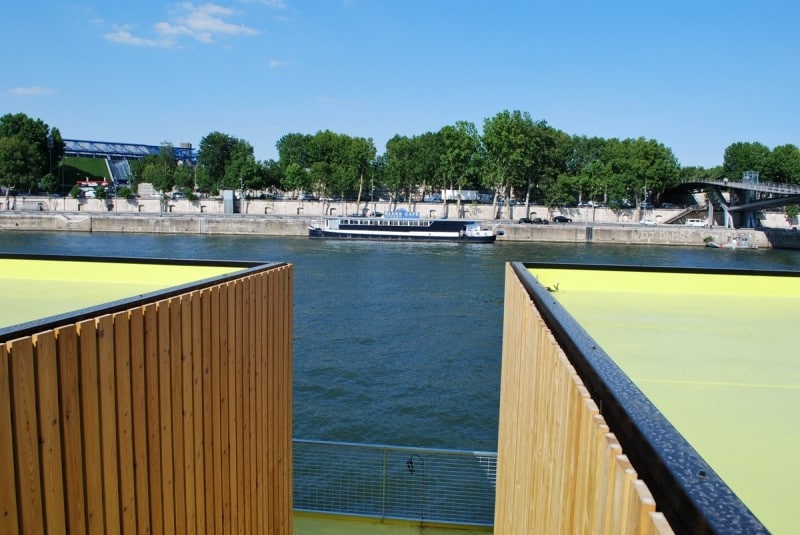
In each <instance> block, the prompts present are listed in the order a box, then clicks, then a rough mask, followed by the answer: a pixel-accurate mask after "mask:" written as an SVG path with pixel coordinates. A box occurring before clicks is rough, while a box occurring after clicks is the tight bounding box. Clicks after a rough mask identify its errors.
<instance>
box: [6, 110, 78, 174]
mask: <svg viewBox="0 0 800 535" xmlns="http://www.w3.org/2000/svg"><path fill="white" fill-rule="evenodd" d="M12 140H13V141H12ZM63 156H64V140H63V139H62V138H61V133H60V132H59V131H58V129H57V128H50V127H49V126H48V125H47V124H45V123H44V122H43V121H42V120H41V119H32V118H30V117H28V116H27V115H25V114H24V113H17V114H6V115H3V116H2V117H0V171H2V173H0V186H5V187H6V188H14V187H16V188H19V189H23V190H37V189H39V182H40V180H41V179H42V177H44V176H45V175H47V174H49V173H51V172H52V170H53V169H54V168H55V167H57V166H58V163H59V162H60V161H61V158H63Z"/></svg>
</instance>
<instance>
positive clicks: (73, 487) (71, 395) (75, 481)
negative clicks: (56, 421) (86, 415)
mask: <svg viewBox="0 0 800 535" xmlns="http://www.w3.org/2000/svg"><path fill="white" fill-rule="evenodd" d="M56 339H57V341H58V365H59V383H60V385H61V425H62V428H63V433H64V441H63V448H64V479H65V485H64V489H65V494H66V514H67V525H66V529H67V530H68V531H69V532H70V533H86V532H87V530H88V526H87V525H86V509H87V504H86V500H85V496H84V492H83V489H84V471H83V457H82V454H83V440H82V437H81V385H80V367H79V360H78V355H79V349H78V333H77V330H76V327H75V325H67V326H65V327H63V328H61V329H58V330H57V331H56Z"/></svg>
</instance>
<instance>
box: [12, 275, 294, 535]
mask: <svg viewBox="0 0 800 535" xmlns="http://www.w3.org/2000/svg"><path fill="white" fill-rule="evenodd" d="M292 292H293V287H292V267H291V266H279V267H276V268H274V269H270V270H267V271H263V272H258V273H252V274H248V275H246V276H244V277H242V278H239V279H236V280H233V281H230V282H226V283H223V284H220V285H217V286H213V287H211V288H206V289H202V290H196V291H192V292H188V293H185V294H182V295H180V296H177V297H173V298H170V299H165V300H163V301H159V302H156V303H151V304H147V305H144V306H141V307H136V308H134V309H131V310H128V311H124V312H118V313H115V314H113V315H106V316H102V317H99V318H96V319H93V320H86V321H82V322H80V323H78V324H76V325H68V326H66V327H62V328H59V329H56V330H54V331H46V332H42V333H38V334H36V335H34V336H31V337H28V338H22V339H18V340H13V341H11V342H7V343H5V344H0V480H1V481H2V485H0V533H4V534H5V533H20V534H21V533H25V534H35V533H67V532H69V533H72V534H78V533H97V534H100V533H197V534H205V533H282V534H287V533H291V532H292V514H291V504H292V499H291V498H292V474H291V459H292V451H291V444H292V442H291V399H292V390H291V385H292V377H291V369H292V368H291V355H292Z"/></svg>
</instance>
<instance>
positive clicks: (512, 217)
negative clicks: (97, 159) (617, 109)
mask: <svg viewBox="0 0 800 535" xmlns="http://www.w3.org/2000/svg"><path fill="white" fill-rule="evenodd" d="M6 204H7V205H8V206H6ZM397 208H405V209H407V210H413V211H416V212H418V213H419V214H420V215H421V216H422V217H433V218H440V217H449V218H455V217H464V218H469V219H478V220H484V221H497V220H500V221H504V222H508V221H517V220H519V219H520V218H521V217H531V218H533V217H542V218H545V219H548V220H550V219H552V218H553V216H556V215H564V216H567V217H569V218H571V219H572V220H573V222H575V223H584V225H593V224H632V223H636V222H638V221H639V220H640V219H641V215H640V213H639V211H638V210H635V209H624V210H616V211H615V210H611V209H610V208H556V209H549V208H547V207H546V206H540V205H531V206H529V207H526V206H507V207H494V209H493V208H492V205H490V204H463V205H462V206H461V207H460V210H459V207H457V206H456V205H455V204H442V203H411V204H410V205H409V203H388V202H366V201H363V202H361V203H355V202H325V201H291V200H289V201H284V200H281V201H275V200H265V201H262V200H247V199H245V200H244V201H242V202H241V203H240V210H241V214H242V215H253V216H264V215H268V216H291V217H297V216H301V217H312V218H313V217H323V216H338V215H348V214H353V213H358V214H364V213H367V212H373V211H374V212H388V211H391V210H395V209H397ZM6 210H13V211H16V212H79V213H114V214H224V213H225V211H224V208H223V204H222V199H216V198H210V199H199V200H197V201H189V200H178V201H173V200H169V201H168V202H167V203H166V205H165V206H164V207H163V208H162V207H161V205H160V201H159V199H158V198H144V197H142V198H136V199H130V200H128V199H117V198H114V199H107V200H99V199H73V198H71V197H22V196H19V197H10V198H9V199H8V202H7V203H6V199H5V198H4V197H0V212H3V211H6ZM680 212H681V210H679V209H668V210H662V209H657V210H652V211H648V214H647V216H648V219H652V220H653V221H655V222H656V223H659V224H661V223H665V222H666V221H668V220H669V219H671V218H672V217H674V216H676V215H678V214H679V213H680ZM715 217H716V219H717V221H716V224H720V223H721V220H722V214H721V212H717V213H715ZM702 218H705V214H704V215H703V216H702ZM797 224H798V222H797V221H796V220H794V221H793V220H791V219H789V218H787V217H786V215H785V214H784V213H782V212H767V213H766V214H765V219H764V220H763V221H762V225H763V226H765V227H769V228H778V229H781V228H783V229H788V228H792V227H793V226H797Z"/></svg>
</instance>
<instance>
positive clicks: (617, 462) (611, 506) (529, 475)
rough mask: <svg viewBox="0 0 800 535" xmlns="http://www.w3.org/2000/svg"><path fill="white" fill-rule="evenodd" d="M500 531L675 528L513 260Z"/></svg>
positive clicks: (497, 506) (507, 328)
mask: <svg viewBox="0 0 800 535" xmlns="http://www.w3.org/2000/svg"><path fill="white" fill-rule="evenodd" d="M501 385H502V386H501V392H500V428H499V436H498V455H497V495H496V501H495V520H494V522H495V525H494V533H496V534H503V533H608V534H628V533H630V534H634V533H637V534H638V533H648V534H650V533H652V534H656V533H661V534H663V533H672V529H671V528H670V526H669V524H668V523H667V522H666V520H665V519H664V516H663V514H661V513H659V512H657V511H656V504H655V502H654V501H653V498H652V496H651V494H650V492H649V490H648V489H647V487H646V485H645V484H644V483H643V482H642V481H640V480H638V479H637V476H636V472H635V471H634V469H633V467H632V466H631V464H630V462H628V459H627V457H626V456H625V454H624V452H623V451H622V448H621V447H620V445H619V443H618V442H617V440H616V438H615V437H614V435H613V434H612V433H611V432H610V431H609V429H608V426H607V425H606V423H605V421H604V419H603V417H602V416H601V415H600V414H599V411H598V409H597V406H596V405H595V403H594V401H593V400H592V398H591V397H590V396H589V393H588V392H587V390H586V388H585V387H584V386H583V384H582V381H581V379H580V378H579V377H578V375H577V374H576V373H575V370H574V368H573V367H572V366H571V365H570V363H569V361H568V360H567V358H566V355H564V352H563V350H562V349H561V348H560V346H559V345H558V343H557V342H556V340H555V339H554V338H553V336H552V334H551V333H550V331H549V330H548V328H547V326H546V325H545V323H544V321H543V320H542V318H541V316H540V315H539V313H538V312H537V310H536V308H535V306H534V304H533V302H532V301H531V300H530V298H529V296H528V294H527V292H526V291H525V289H524V288H523V286H522V284H521V283H520V281H519V280H518V279H517V277H516V275H515V274H514V272H513V270H512V269H511V267H510V265H509V266H507V267H506V285H505V310H504V324H503V366H502V378H501Z"/></svg>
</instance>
